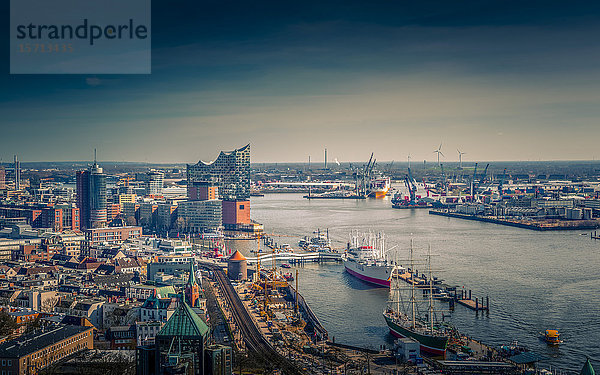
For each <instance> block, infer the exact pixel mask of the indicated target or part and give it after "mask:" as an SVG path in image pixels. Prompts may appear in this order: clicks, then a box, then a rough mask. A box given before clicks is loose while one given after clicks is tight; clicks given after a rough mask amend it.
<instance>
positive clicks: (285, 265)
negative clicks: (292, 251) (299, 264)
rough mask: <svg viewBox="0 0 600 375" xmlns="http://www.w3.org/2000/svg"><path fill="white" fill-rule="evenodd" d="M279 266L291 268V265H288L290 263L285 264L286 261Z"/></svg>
mask: <svg viewBox="0 0 600 375" xmlns="http://www.w3.org/2000/svg"><path fill="white" fill-rule="evenodd" d="M281 267H282V268H292V266H290V265H289V264H287V263H283V264H282V265H281Z"/></svg>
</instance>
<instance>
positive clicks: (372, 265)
mask: <svg viewBox="0 0 600 375" xmlns="http://www.w3.org/2000/svg"><path fill="white" fill-rule="evenodd" d="M342 261H343V262H344V268H345V269H346V272H348V273H349V274H350V275H352V276H354V277H356V278H358V279H360V280H362V281H365V282H367V283H370V284H373V285H377V286H383V287H389V286H390V280H391V278H392V274H393V273H394V270H395V269H396V268H397V267H396V266H395V265H394V264H393V263H392V262H390V261H389V260H388V258H387V256H386V250H385V235H384V234H383V233H370V232H369V233H359V232H358V231H356V232H352V234H351V236H350V243H349V249H348V251H347V252H346V253H345V254H344V255H343V256H342Z"/></svg>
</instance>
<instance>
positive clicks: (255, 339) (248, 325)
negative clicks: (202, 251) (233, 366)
mask: <svg viewBox="0 0 600 375" xmlns="http://www.w3.org/2000/svg"><path fill="white" fill-rule="evenodd" d="M202 266H204V267H206V268H209V269H210V270H211V271H213V274H214V275H215V279H216V280H217V282H218V284H219V287H220V289H221V291H222V292H223V295H224V297H225V299H226V300H227V304H228V305H229V307H230V308H231V309H232V312H233V317H234V319H235V322H236V325H237V327H239V329H240V330H241V333H242V337H243V338H244V342H245V344H246V347H247V348H249V349H250V350H252V351H253V352H254V353H256V354H257V355H258V356H260V357H262V358H263V359H264V360H265V361H267V362H268V363H272V364H274V365H275V366H276V367H277V368H278V369H280V370H281V371H282V372H283V373H284V374H300V373H301V371H300V370H299V369H298V368H297V367H296V366H295V365H294V363H293V362H292V361H290V360H288V359H287V358H285V357H284V356H282V355H281V354H280V353H279V352H277V350H275V348H273V346H272V345H271V344H270V343H269V342H268V341H267V339H266V338H265V337H264V336H263V335H262V333H261V332H260V330H259V328H258V327H257V326H256V325H255V324H254V321H253V320H252V317H251V316H250V314H249V313H248V310H246V308H245V307H244V304H243V303H242V301H241V300H240V297H239V296H238V294H237V293H236V291H235V290H234V289H233V285H231V283H230V282H229V280H228V279H227V277H226V276H225V273H224V272H223V269H222V268H221V267H219V266H217V265H212V264H202Z"/></svg>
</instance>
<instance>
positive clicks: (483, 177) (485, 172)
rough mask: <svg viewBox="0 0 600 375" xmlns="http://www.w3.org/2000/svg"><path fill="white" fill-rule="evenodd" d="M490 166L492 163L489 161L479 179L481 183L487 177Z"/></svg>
mask: <svg viewBox="0 0 600 375" xmlns="http://www.w3.org/2000/svg"><path fill="white" fill-rule="evenodd" d="M489 166H490V163H487V165H486V166H485V169H484V170H483V174H482V175H481V178H480V179H479V183H483V182H484V180H485V177H486V176H487V170H488V167H489Z"/></svg>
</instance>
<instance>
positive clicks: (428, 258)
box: [427, 244, 433, 334]
mask: <svg viewBox="0 0 600 375" xmlns="http://www.w3.org/2000/svg"><path fill="white" fill-rule="evenodd" d="M427 269H428V271H429V325H430V329H431V333H432V334H433V277H432V276H431V244H429V250H428V251H427Z"/></svg>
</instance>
